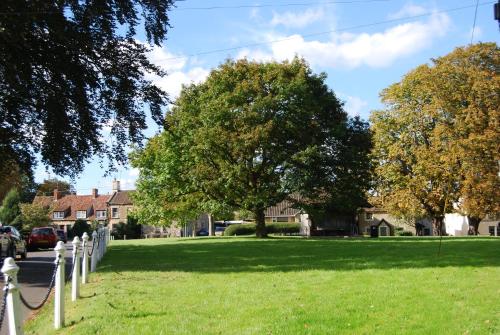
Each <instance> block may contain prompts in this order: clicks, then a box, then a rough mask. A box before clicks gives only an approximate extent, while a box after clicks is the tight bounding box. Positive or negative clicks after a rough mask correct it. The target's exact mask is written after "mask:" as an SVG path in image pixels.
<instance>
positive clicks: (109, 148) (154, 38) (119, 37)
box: [0, 0, 175, 175]
mask: <svg viewBox="0 0 500 335" xmlns="http://www.w3.org/2000/svg"><path fill="white" fill-rule="evenodd" d="M174 1H175V0H163V1H152V0H123V1H114V0H102V1H92V0H82V1H74V0H32V1H18V0H3V1H0V157H2V161H1V162H0V164H1V163H3V162H5V161H9V160H12V161H15V162H16V164H17V165H18V166H19V167H20V168H21V170H22V171H25V172H26V171H29V170H30V169H31V168H32V164H33V162H34V161H35V157H36V156H35V155H36V154H37V153H38V154H39V155H40V157H41V160H42V163H44V164H46V165H49V166H51V167H52V169H53V170H54V172H56V173H57V174H59V175H64V174H69V175H74V174H76V173H78V172H80V171H81V170H82V169H83V166H84V164H85V162H86V161H88V160H89V158H90V157H92V156H93V155H94V154H96V153H99V154H102V156H107V157H108V158H109V159H110V161H112V162H114V161H116V160H118V161H124V160H125V159H126V158H127V157H126V154H125V148H126V147H127V145H128V144H129V143H131V142H132V143H140V142H141V141H142V140H143V135H142V132H141V131H142V130H143V129H145V128H146V114H145V112H144V110H145V107H146V106H148V107H149V109H150V111H151V115H152V117H153V119H154V120H155V121H156V122H157V123H158V124H161V123H162V121H163V115H162V112H161V106H162V105H164V104H165V103H166V101H167V96H166V94H165V93H164V92H163V91H162V90H160V89H159V88H158V87H157V86H155V85H154V84H153V83H152V82H151V81H150V80H147V79H145V74H147V73H149V74H156V75H164V73H163V71H162V70H161V69H159V68H158V67H156V66H155V65H153V64H152V63H151V62H150V61H149V60H148V58H147V55H146V53H147V51H148V46H147V45H145V44H143V43H140V42H139V41H137V40H136V39H135V38H134V36H135V35H137V34H136V33H137V31H136V30H137V28H138V27H139V25H141V24H143V26H144V31H145V36H146V38H147V41H148V42H149V43H150V44H156V45H160V43H161V42H162V41H163V40H164V39H165V37H166V33H167V29H168V28H169V18H168V15H167V12H168V10H170V9H171V8H172V6H173V4H174ZM104 126H109V127H110V128H111V131H110V132H111V134H110V135H109V136H108V135H107V134H106V133H104V132H103V129H104ZM110 137H113V138H115V139H116V140H114V141H111V140H110Z"/></svg>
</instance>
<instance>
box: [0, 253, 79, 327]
mask: <svg viewBox="0 0 500 335" xmlns="http://www.w3.org/2000/svg"><path fill="white" fill-rule="evenodd" d="M72 250H73V246H72V245H71V243H67V244H66V257H65V259H66V268H65V270H66V277H67V276H69V273H70V271H71V264H72ZM54 260H55V252H54V251H53V250H45V251H33V252H28V258H27V259H26V260H24V261H19V259H18V260H17V265H18V266H19V268H20V269H19V272H18V276H17V278H18V281H19V284H20V288H21V292H22V293H23V296H24V297H25V298H26V300H27V301H28V302H29V303H30V304H31V305H37V304H39V303H40V302H41V301H42V299H43V298H44V297H45V294H46V293H47V289H48V287H49V283H50V280H51V278H52V277H51V276H52V273H53V270H54ZM68 284H69V283H67V285H68ZM1 287H3V284H2V285H1ZM21 305H22V311H23V320H27V319H28V318H29V317H30V316H32V314H33V313H36V311H31V310H29V309H28V308H26V307H25V306H24V305H23V304H22V303H21ZM8 327H9V326H8V320H7V313H6V315H5V320H4V323H3V325H2V329H1V331H0V335H7V334H8Z"/></svg>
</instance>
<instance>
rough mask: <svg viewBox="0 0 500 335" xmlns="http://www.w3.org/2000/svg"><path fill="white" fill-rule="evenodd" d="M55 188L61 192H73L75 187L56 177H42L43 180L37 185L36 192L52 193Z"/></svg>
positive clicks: (41, 193) (40, 193) (39, 193)
mask: <svg viewBox="0 0 500 335" xmlns="http://www.w3.org/2000/svg"><path fill="white" fill-rule="evenodd" d="M55 189H57V190H59V191H60V192H62V193H74V192H75V188H74V186H73V185H71V184H70V183H68V182H67V181H64V180H59V179H57V178H49V179H44V181H43V182H42V183H41V184H39V185H38V188H37V191H36V194H37V195H52V194H53V193H54V190H55Z"/></svg>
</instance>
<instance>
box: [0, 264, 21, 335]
mask: <svg viewBox="0 0 500 335" xmlns="http://www.w3.org/2000/svg"><path fill="white" fill-rule="evenodd" d="M1 271H2V273H3V275H4V278H5V282H6V284H7V288H8V293H4V294H7V302H6V303H7V316H8V319H9V334H10V335H22V334H23V329H22V326H21V325H22V318H21V300H20V298H19V286H18V284H17V272H18V271H19V267H18V266H17V264H16V262H15V261H14V258H12V257H7V258H6V259H5V260H4V261H3V266H2V270H1Z"/></svg>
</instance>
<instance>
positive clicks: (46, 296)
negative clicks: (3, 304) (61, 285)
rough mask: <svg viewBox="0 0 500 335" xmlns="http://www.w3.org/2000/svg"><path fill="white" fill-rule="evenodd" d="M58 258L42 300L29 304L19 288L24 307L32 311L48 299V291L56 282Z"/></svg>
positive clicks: (40, 306)
mask: <svg viewBox="0 0 500 335" xmlns="http://www.w3.org/2000/svg"><path fill="white" fill-rule="evenodd" d="M59 259H60V257H59ZM59 259H58V260H57V263H56V265H55V266H54V273H53V274H52V279H51V280H50V284H49V289H48V290H47V293H46V294H45V297H44V298H43V299H42V301H41V302H40V303H39V304H38V305H35V306H33V305H30V304H29V303H28V302H27V301H26V299H25V298H24V297H23V294H22V293H21V290H19V297H20V298H21V302H22V303H23V304H24V306H26V308H28V309H31V310H32V311H34V310H37V309H40V308H42V306H43V305H45V303H46V302H47V300H48V299H49V296H50V292H51V291H52V289H53V288H54V284H55V282H56V273H57V269H58V268H59V263H60V261H59Z"/></svg>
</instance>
